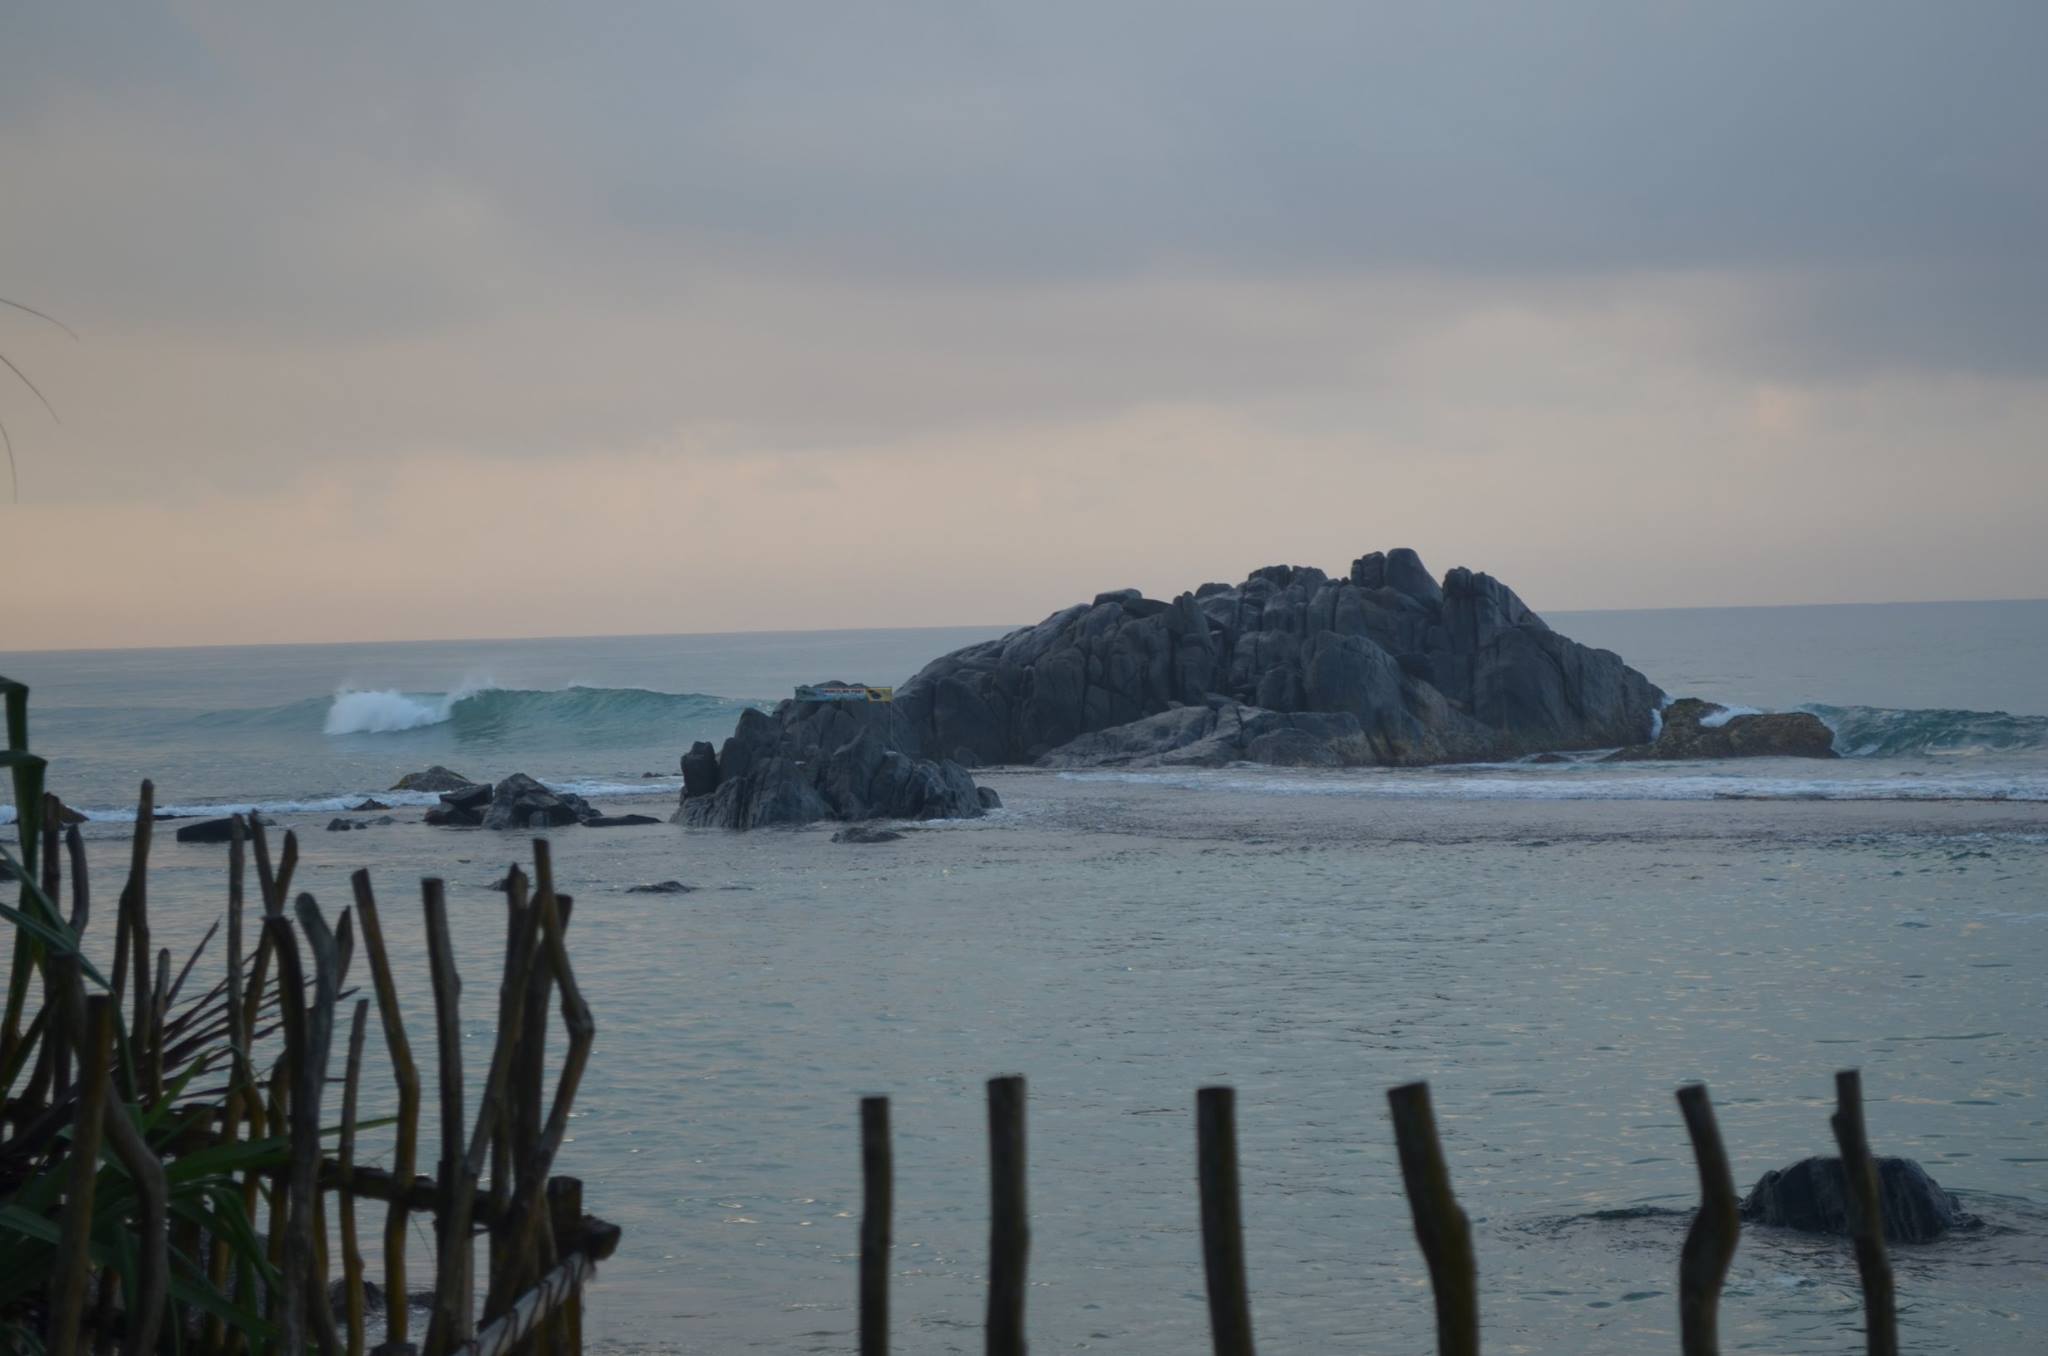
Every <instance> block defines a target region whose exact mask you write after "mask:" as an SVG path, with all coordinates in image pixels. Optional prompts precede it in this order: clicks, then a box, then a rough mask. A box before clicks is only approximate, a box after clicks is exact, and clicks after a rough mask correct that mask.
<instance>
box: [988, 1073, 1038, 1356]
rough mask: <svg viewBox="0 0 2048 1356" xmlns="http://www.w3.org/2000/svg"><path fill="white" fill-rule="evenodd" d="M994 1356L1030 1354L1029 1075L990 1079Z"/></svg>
mask: <svg viewBox="0 0 2048 1356" xmlns="http://www.w3.org/2000/svg"><path fill="white" fill-rule="evenodd" d="M988 1151H989V1226H988V1322H987V1329H986V1333H985V1345H986V1349H987V1352H988V1356H1024V1265H1025V1261H1026V1259H1027V1258H1028V1256H1029V1254H1030V1251H1031V1226H1030V1222H1029V1217H1028V1216H1027V1214H1026V1212H1025V1205H1024V1080H1023V1078H1021V1077H1019V1076H1017V1075H1014V1074H1013V1075H1011V1076H1009V1077H1005V1078H991V1079H989V1081H988Z"/></svg>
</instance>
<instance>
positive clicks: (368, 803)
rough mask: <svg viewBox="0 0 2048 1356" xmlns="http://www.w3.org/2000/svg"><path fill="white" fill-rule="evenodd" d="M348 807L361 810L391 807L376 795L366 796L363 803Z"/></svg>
mask: <svg viewBox="0 0 2048 1356" xmlns="http://www.w3.org/2000/svg"><path fill="white" fill-rule="evenodd" d="M348 808H349V809H351V810H354V811H358V812H360V811H363V810H388V809H390V808H391V807H390V806H389V805H386V804H385V803H384V802H383V801H381V800H378V799H377V798H376V797H374V796H365V797H363V800H362V803H361V804H359V805H351V806H349V807H348Z"/></svg>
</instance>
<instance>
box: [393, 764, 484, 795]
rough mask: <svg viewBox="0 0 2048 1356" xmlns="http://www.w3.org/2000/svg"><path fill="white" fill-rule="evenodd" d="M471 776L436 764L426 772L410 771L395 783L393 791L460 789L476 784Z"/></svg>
mask: <svg viewBox="0 0 2048 1356" xmlns="http://www.w3.org/2000/svg"><path fill="white" fill-rule="evenodd" d="M474 785H476V783H475V782H472V781H471V780H470V779H469V778H467V777H465V776H463V775H462V774H461V773H460V772H456V771H454V770H453V769H451V768H445V767H442V766H441V765H440V764H439V763H436V764H434V765H433V766H432V767H430V768H428V769H427V770H426V771H424V772H408V773H406V774H405V775H404V776H403V777H400V778H399V779H398V780H397V782H395V783H393V785H392V787H391V789H392V790H393V791H459V790H461V789H462V788H463V787H465V786H474Z"/></svg>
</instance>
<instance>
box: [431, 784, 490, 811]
mask: <svg viewBox="0 0 2048 1356" xmlns="http://www.w3.org/2000/svg"><path fill="white" fill-rule="evenodd" d="M491 796H492V790H491V788H490V787H488V786H484V785H477V786H465V787H460V788H458V789H457V790H454V791H443V792H442V793H441V803H442V804H443V805H452V806H454V807H455V808H456V809H458V810H482V809H483V808H484V806H486V805H489V804H490V803H491Z"/></svg>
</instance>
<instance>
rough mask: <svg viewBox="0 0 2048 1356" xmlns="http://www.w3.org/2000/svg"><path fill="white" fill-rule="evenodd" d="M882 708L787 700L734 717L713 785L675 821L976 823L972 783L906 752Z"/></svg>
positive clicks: (956, 769)
mask: <svg viewBox="0 0 2048 1356" xmlns="http://www.w3.org/2000/svg"><path fill="white" fill-rule="evenodd" d="M902 744H903V734H902V731H901V729H900V728H899V727H898V725H897V724H896V719H895V714H894V712H893V710H892V709H891V707H890V705H889V704H887V703H869V702H795V701H786V702H784V703H782V704H781V705H780V706H779V707H777V708H776V710H775V712H774V713H773V714H772V715H771V714H767V713H763V712H761V711H755V710H748V711H743V712H741V713H740V721H739V727H738V729H736V730H735V731H734V732H733V735H732V738H730V739H728V740H726V741H725V747H724V749H723V750H721V751H720V753H719V755H718V782H717V787H716V789H715V790H714V791H712V792H711V793H710V794H708V795H690V794H689V793H688V789H687V784H686V786H685V792H684V796H683V801H682V806H681V808H680V809H679V810H678V811H677V813H676V820H677V822H679V823H684V824H692V825H698V826H703V827H712V828H728V829H756V828H766V827H769V826H773V825H794V824H808V823H811V822H813V821H815V820H820V819H842V820H861V819H972V818H976V817H978V816H980V814H981V813H982V808H981V797H980V796H979V794H977V792H976V789H975V785H974V779H973V778H972V777H970V776H969V775H968V774H967V771H966V770H965V769H964V768H962V767H960V766H959V764H957V763H954V762H952V761H950V760H947V759H930V758H917V757H913V756H911V755H910V754H908V753H906V752H904V751H903V748H902Z"/></svg>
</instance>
